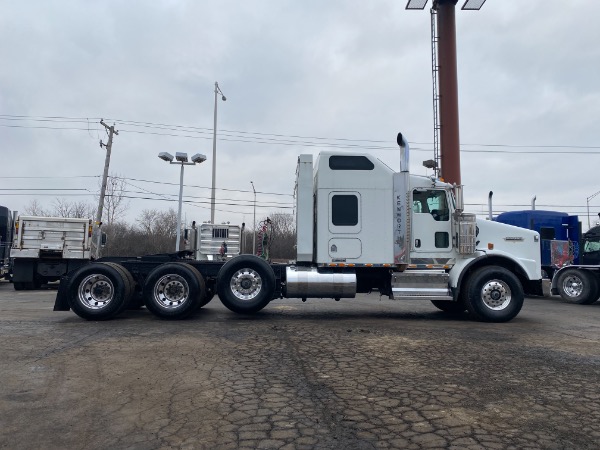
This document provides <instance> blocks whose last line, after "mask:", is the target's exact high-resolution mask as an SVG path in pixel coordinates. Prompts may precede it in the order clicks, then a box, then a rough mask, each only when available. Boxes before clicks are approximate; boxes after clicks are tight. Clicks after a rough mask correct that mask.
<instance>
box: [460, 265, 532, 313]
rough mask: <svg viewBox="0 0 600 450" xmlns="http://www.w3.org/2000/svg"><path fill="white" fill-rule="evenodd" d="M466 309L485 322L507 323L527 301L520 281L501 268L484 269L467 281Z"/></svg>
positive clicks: (476, 272) (477, 271) (490, 267)
mask: <svg viewBox="0 0 600 450" xmlns="http://www.w3.org/2000/svg"><path fill="white" fill-rule="evenodd" d="M463 298H464V299H465V306H466V308H467V311H469V314H471V315H472V316H473V317H474V318H475V319H477V320H481V321H484V322H508V321H509V320H511V319H513V318H514V317H515V316H516V315H517V314H519V311H521V308H522V307H523V301H524V300H525V294H524V293H523V287H522V286H521V282H520V281H519V279H518V278H517V277H516V276H515V275H514V274H513V273H511V272H509V271H508V270H507V269H505V268H503V267H499V266H489V267H482V268H480V269H478V270H476V271H475V272H474V273H473V274H472V275H471V276H470V278H469V279H468V280H467V285H466V291H465V295H464V296H463Z"/></svg>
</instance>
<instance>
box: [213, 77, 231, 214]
mask: <svg viewBox="0 0 600 450" xmlns="http://www.w3.org/2000/svg"><path fill="white" fill-rule="evenodd" d="M217 94H221V99H222V100H223V101H225V100H227V98H226V97H225V95H223V92H222V91H221V88H219V83H217V82H216V81H215V114H214V123H213V160H212V189H211V194H210V223H212V224H214V223H215V185H216V183H217V103H218V102H217Z"/></svg>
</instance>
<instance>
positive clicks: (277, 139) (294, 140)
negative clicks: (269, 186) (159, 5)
mask: <svg viewBox="0 0 600 450" xmlns="http://www.w3.org/2000/svg"><path fill="white" fill-rule="evenodd" d="M0 119H2V120H23V121H24V120H29V121H49V122H66V123H89V120H95V118H82V117H65V116H24V115H9V114H2V115H0ZM107 120H112V121H116V122H119V123H121V124H125V125H130V126H134V127H144V128H159V129H164V130H172V131H184V132H188V133H198V134H201V133H208V132H210V131H212V128H202V127H192V126H183V125H171V124H161V123H153V122H140V121H132V120H120V119H107ZM0 126H4V127H12V128H41V129H60V130H74V131H90V128H89V127H87V128H78V127H49V126H31V125H6V124H0ZM123 131H126V132H129V133H137V134H150V135H163V136H171V137H182V138H193V139H207V140H208V139H211V137H210V136H194V135H189V134H188V135H186V134H177V133H158V132H147V131H139V130H123ZM228 133H229V134H228ZM221 135H226V136H229V138H221V140H225V141H232V142H244V143H260V144H273V145H275V144H277V145H288V146H303V147H319V146H320V147H333V148H360V149H365V150H396V151H397V148H396V147H395V146H376V145H372V144H373V143H382V144H385V143H387V142H389V141H382V140H373V139H348V138H330V137H321V136H301V135H285V134H276V133H260V132H250V131H240V130H222V132H221ZM253 135H254V136H253ZM255 136H259V137H255ZM267 136H272V137H267ZM232 137H234V138H238V139H231V138H232ZM281 138H286V139H281ZM307 139H310V140H316V141H330V142H312V141H306V140H307ZM331 141H334V142H331ZM335 141H338V142H344V143H346V144H340V143H336V142H335ZM351 142H363V143H368V145H364V144H349V143H351ZM413 144H416V145H432V144H431V143H428V142H414V143H413ZM464 146H471V147H472V146H479V147H494V148H514V149H517V148H538V149H580V150H585V149H588V150H598V149H600V146H584V145H556V144H553V145H539V144H534V145H523V144H520V145H517V144H468V143H463V144H461V147H464ZM412 150H415V151H431V149H430V148H419V147H412ZM461 151H463V152H466V153H520V154H537V153H548V154H563V153H568V154H592V155H593V154H598V152H572V151H571V152H562V151H560V152H559V151H553V152H548V151H518V152H517V151H514V152H513V151H502V150H494V151H491V150H473V149H464V148H463V149H462V150H461Z"/></svg>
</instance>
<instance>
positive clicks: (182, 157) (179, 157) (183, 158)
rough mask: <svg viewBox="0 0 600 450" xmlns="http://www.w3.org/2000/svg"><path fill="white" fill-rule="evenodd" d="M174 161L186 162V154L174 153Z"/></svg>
mask: <svg viewBox="0 0 600 450" xmlns="http://www.w3.org/2000/svg"><path fill="white" fill-rule="evenodd" d="M175 159H176V160H177V161H179V162H183V163H185V162H188V156H187V153H183V152H176V153H175Z"/></svg>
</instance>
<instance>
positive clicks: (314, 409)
mask: <svg viewBox="0 0 600 450" xmlns="http://www.w3.org/2000/svg"><path fill="white" fill-rule="evenodd" d="M55 295H56V290H52V289H47V290H43V291H35V292H27V291H20V292H15V291H14V290H13V289H12V286H11V285H9V284H8V283H0V342H1V344H0V374H1V380H0V448H3V449H4V448H6V449H31V448H45V449H58V448H60V449H63V448H70V449H79V448H81V449H84V448H85V449H109V448H110V449H116V448H119V449H158V448H165V449H170V448H182V449H238V448H248V449H254V448H264V449H315V448H316V449H377V448H402V449H420V448H439V449H540V448H543V449H597V448H600V303H596V304H594V305H590V306H579V305H571V304H567V303H564V302H563V301H562V300H561V299H560V298H558V297H553V298H546V299H542V298H528V299H527V300H526V302H525V306H524V309H523V311H522V312H521V313H520V314H519V316H517V318H516V319H514V320H513V321H511V322H509V323H504V324H489V323H479V322H473V321H470V320H469V319H468V318H467V317H465V316H458V317H456V316H448V315H446V314H444V313H442V312H441V311H438V310H437V309H436V308H435V307H433V305H431V304H430V303H429V302H427V301H424V302H423V301H421V302H419V301H410V302H401V301H390V300H387V299H380V298H379V297H378V296H377V295H370V296H365V295H360V296H358V297H357V298H356V299H346V300H342V301H340V302H335V301H333V300H317V299H309V300H308V302H307V303H302V302H301V301H299V300H276V301H273V302H272V303H271V304H270V305H269V306H267V308H265V309H264V310H263V311H262V312H260V313H258V314H256V315H254V316H240V315H236V314H234V313H232V312H230V311H229V310H227V309H225V308H224V307H223V306H222V305H221V304H220V302H219V301H218V298H215V299H214V300H213V301H212V302H211V303H210V304H209V305H207V306H206V307H204V308H203V309H202V310H200V311H199V312H198V313H197V314H196V315H195V316H194V317H193V318H191V319H188V320H185V321H163V320H159V319H156V318H155V317H154V316H152V315H151V314H150V313H149V312H148V311H146V310H145V309H142V310H137V311H127V312H126V313H124V314H123V315H122V316H119V318H117V319H115V320H111V321H108V322H87V321H85V320H82V319H80V318H79V317H77V316H76V315H75V314H73V313H72V312H53V311H52V307H53V304H54V298H55Z"/></svg>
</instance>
